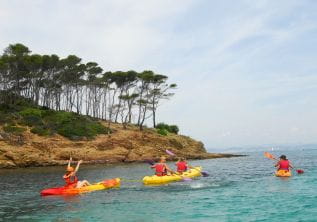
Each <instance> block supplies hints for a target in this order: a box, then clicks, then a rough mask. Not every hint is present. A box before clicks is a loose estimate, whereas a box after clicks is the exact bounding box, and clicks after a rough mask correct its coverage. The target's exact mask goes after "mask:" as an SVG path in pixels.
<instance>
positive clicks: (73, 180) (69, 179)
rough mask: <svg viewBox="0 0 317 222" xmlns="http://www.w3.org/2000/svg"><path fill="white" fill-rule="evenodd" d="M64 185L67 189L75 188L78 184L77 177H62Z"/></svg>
mask: <svg viewBox="0 0 317 222" xmlns="http://www.w3.org/2000/svg"><path fill="white" fill-rule="evenodd" d="M64 180H65V183H66V185H65V186H67V187H70V186H76V184H77V182H78V178H77V176H70V177H66V178H65V177H64Z"/></svg>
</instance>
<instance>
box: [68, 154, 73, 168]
mask: <svg viewBox="0 0 317 222" xmlns="http://www.w3.org/2000/svg"><path fill="white" fill-rule="evenodd" d="M72 161H73V158H72V157H71V156H70V157H69V160H68V165H67V167H70V164H71V162H72Z"/></svg>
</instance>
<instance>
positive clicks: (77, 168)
mask: <svg viewBox="0 0 317 222" xmlns="http://www.w3.org/2000/svg"><path fill="white" fill-rule="evenodd" d="M82 162H83V161H82V160H79V161H78V163H77V166H76V169H75V173H77V171H78V170H79V166H80V164H81V163H82Z"/></svg>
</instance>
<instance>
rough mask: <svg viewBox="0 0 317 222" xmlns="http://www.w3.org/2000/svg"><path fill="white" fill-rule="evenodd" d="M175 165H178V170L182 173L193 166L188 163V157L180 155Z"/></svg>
mask: <svg viewBox="0 0 317 222" xmlns="http://www.w3.org/2000/svg"><path fill="white" fill-rule="evenodd" d="M175 165H176V166H177V172H178V173H180V174H182V173H183V172H185V171H187V170H188V168H192V167H191V166H189V165H188V163H187V161H186V159H185V158H183V157H180V158H179V159H178V161H177V162H176V163H175Z"/></svg>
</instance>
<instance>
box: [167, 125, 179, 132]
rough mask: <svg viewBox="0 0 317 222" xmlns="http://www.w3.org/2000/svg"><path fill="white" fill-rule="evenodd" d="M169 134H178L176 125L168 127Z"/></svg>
mask: <svg viewBox="0 0 317 222" xmlns="http://www.w3.org/2000/svg"><path fill="white" fill-rule="evenodd" d="M169 128H170V130H169V131H170V132H171V133H175V134H178V132H179V128H178V126H176V125H170V127H169Z"/></svg>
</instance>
